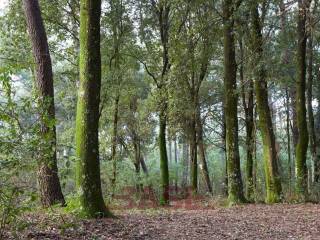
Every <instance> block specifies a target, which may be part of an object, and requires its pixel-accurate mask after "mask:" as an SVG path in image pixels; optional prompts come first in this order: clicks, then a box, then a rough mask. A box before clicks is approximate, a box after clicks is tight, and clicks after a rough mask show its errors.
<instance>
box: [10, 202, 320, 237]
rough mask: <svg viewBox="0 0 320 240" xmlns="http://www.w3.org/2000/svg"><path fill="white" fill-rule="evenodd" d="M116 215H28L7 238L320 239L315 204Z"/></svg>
mask: <svg viewBox="0 0 320 240" xmlns="http://www.w3.org/2000/svg"><path fill="white" fill-rule="evenodd" d="M116 214H117V218H116V219H97V220H83V221H79V220H75V219H73V220H71V219H66V218H64V219H61V217H54V220H53V218H52V216H51V217H48V216H41V217H40V216H39V217H38V218H37V217H29V218H28V219H29V220H26V221H30V222H29V224H28V227H27V228H26V229H24V230H23V231H21V232H20V233H19V234H18V235H17V236H15V237H13V236H11V237H10V238H9V237H7V238H6V239H41V240H42V239H72V240H83V239H88V240H89V239H90V240H91V239H179V240H180V239H197V240H201V239H246V240H249V239H259V240H260V239H272V240H274V239H308V240H309V239H320V208H319V205H315V204H306V205H288V204H279V205H243V206H237V207H231V208H221V207H219V208H215V209H198V210H181V209H180V210H174V208H173V207H172V208H169V209H158V210H144V211H132V210H130V211H127V212H117V213H116ZM62 226H63V227H62Z"/></svg>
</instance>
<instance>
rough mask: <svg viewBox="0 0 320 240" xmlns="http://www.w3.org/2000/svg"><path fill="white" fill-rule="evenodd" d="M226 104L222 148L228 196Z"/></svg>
mask: <svg viewBox="0 0 320 240" xmlns="http://www.w3.org/2000/svg"><path fill="white" fill-rule="evenodd" d="M224 112H225V107H224V103H223V106H222V148H223V154H224V163H225V174H224V184H223V185H224V189H223V193H224V195H225V196H228V161H227V142H226V118H225V113H224Z"/></svg>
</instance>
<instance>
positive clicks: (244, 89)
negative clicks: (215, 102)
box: [239, 39, 255, 201]
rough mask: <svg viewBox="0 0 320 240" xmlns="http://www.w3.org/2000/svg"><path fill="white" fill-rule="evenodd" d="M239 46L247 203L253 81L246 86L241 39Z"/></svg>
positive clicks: (251, 192)
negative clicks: (244, 132) (244, 128)
mask: <svg viewBox="0 0 320 240" xmlns="http://www.w3.org/2000/svg"><path fill="white" fill-rule="evenodd" d="M239 45H240V59H241V65H240V82H241V95H242V105H243V108H244V112H245V126H246V152H247V162H246V197H247V199H248V200H249V201H252V200H254V188H253V150H254V147H253V143H254V137H255V136H254V135H253V134H254V122H253V108H254V102H253V97H254V96H253V81H252V80H251V79H250V80H249V82H248V84H247V83H245V79H244V61H245V58H244V51H243V45H242V39H241V40H240V41H239Z"/></svg>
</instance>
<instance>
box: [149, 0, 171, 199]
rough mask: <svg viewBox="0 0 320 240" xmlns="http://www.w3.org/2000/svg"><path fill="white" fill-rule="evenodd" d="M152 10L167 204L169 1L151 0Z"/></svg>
mask: <svg viewBox="0 0 320 240" xmlns="http://www.w3.org/2000/svg"><path fill="white" fill-rule="evenodd" d="M151 4H152V8H153V11H154V13H155V15H156V16H157V24H158V26H157V27H158V31H159V34H160V45H161V56H162V58H161V61H162V66H161V74H160V76H159V77H157V78H156V77H155V75H153V74H151V77H152V78H153V80H154V81H155V84H156V86H157V88H158V92H159V93H160V99H159V109H160V110H159V139H158V140H159V151H160V174H161V189H162V193H161V198H160V204H161V205H167V204H169V167H168V153H167V145H166V126H167V116H166V114H167V107H168V106H167V104H168V103H167V101H168V92H167V91H168V89H167V85H168V73H169V70H170V62H169V28H170V19H169V15H170V11H171V3H170V2H169V1H158V2H156V1H151ZM149 75H150V74H149Z"/></svg>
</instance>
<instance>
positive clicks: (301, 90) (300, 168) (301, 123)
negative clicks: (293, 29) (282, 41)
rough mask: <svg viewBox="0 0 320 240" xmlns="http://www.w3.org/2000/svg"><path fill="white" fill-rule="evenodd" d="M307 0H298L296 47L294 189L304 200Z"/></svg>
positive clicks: (305, 182) (305, 172)
mask: <svg viewBox="0 0 320 240" xmlns="http://www.w3.org/2000/svg"><path fill="white" fill-rule="evenodd" d="M308 1H309V0H298V10H299V14H298V27H297V33H298V36H297V37H298V48H297V80H296V109H297V127H298V131H299V137H298V143H297V146H296V173H297V176H296V178H297V181H296V191H297V195H298V198H299V200H301V201H305V200H306V199H307V195H308V182H307V181H308V171H307V151H308V142H309V135H308V125H307V119H306V96H305V91H306V42H307V36H306V14H307V9H308V6H307V4H308Z"/></svg>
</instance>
